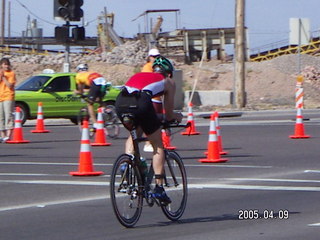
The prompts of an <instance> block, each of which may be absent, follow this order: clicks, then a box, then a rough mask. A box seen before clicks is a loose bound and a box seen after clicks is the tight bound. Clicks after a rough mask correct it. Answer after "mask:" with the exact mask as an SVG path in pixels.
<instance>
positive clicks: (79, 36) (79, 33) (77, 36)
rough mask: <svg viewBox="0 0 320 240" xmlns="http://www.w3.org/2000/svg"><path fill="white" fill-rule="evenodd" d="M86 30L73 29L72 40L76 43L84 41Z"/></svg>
mask: <svg viewBox="0 0 320 240" xmlns="http://www.w3.org/2000/svg"><path fill="white" fill-rule="evenodd" d="M85 38H86V37H85V28H84V27H75V28H72V39H73V40H74V41H83V40H85Z"/></svg>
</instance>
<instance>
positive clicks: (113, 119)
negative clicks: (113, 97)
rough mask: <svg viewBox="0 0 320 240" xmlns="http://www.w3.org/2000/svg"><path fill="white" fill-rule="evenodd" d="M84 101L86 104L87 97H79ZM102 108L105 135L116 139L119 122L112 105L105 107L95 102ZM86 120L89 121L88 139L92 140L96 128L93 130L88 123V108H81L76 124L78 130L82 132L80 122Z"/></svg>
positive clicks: (118, 131) (91, 125) (90, 122)
mask: <svg viewBox="0 0 320 240" xmlns="http://www.w3.org/2000/svg"><path fill="white" fill-rule="evenodd" d="M80 97H81V98H82V99H83V100H84V101H86V102H88V97H87V95H81V96H80ZM97 103H98V104H99V105H101V107H102V119H103V127H104V129H105V133H106V135H107V136H108V137H110V138H117V137H118V136H119V134H120V124H121V123H120V120H119V118H118V116H117V114H116V110H115V106H114V105H107V104H105V103H102V104H101V103H100V102H97ZM84 119H86V120H88V121H89V135H90V138H93V136H94V134H95V132H96V128H94V126H93V123H92V121H90V114H89V111H88V107H87V106H85V107H82V108H81V109H80V110H79V113H78V116H77V122H78V126H79V129H80V132H81V131H82V122H83V120H84Z"/></svg>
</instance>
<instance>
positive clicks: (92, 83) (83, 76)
mask: <svg viewBox="0 0 320 240" xmlns="http://www.w3.org/2000/svg"><path fill="white" fill-rule="evenodd" d="M88 69H89V67H88V65H87V64H85V63H84V64H83V63H82V64H79V65H78V66H77V68H76V70H77V74H76V84H77V90H75V93H77V94H83V93H84V89H85V88H86V87H89V88H90V89H89V92H88V96H87V97H88V98H87V102H88V112H89V115H90V118H91V119H92V121H93V125H94V127H95V126H96V122H97V118H96V115H95V112H94V107H93V104H94V103H95V102H100V103H101V101H102V99H103V97H104V95H105V93H106V87H107V81H106V80H105V79H104V78H103V76H102V75H101V74H99V73H97V72H92V71H88Z"/></svg>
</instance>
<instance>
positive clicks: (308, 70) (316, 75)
mask: <svg viewBox="0 0 320 240" xmlns="http://www.w3.org/2000/svg"><path fill="white" fill-rule="evenodd" d="M301 73H302V76H303V77H304V79H305V80H306V81H316V80H318V79H320V71H319V70H318V69H317V68H315V67H314V66H306V67H305V68H304V69H303V70H302V72H301Z"/></svg>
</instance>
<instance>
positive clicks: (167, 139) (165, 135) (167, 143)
mask: <svg viewBox="0 0 320 240" xmlns="http://www.w3.org/2000/svg"><path fill="white" fill-rule="evenodd" d="M161 132H162V142H163V147H164V148H165V149H168V150H174V149H176V148H177V147H175V146H171V140H170V134H169V133H168V132H167V131H166V130H165V129H162V130H161Z"/></svg>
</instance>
